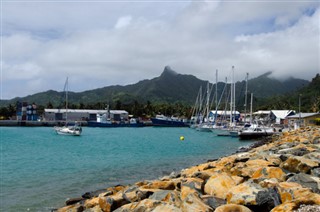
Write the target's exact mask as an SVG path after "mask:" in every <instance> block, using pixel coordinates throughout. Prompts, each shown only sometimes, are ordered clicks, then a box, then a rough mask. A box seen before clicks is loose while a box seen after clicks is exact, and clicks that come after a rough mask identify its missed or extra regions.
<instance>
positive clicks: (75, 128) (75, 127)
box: [53, 77, 82, 136]
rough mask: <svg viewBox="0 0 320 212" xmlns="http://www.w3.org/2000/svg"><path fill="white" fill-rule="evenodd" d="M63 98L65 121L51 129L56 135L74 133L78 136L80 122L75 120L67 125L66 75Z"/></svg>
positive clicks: (80, 131)
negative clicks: (63, 123) (64, 100)
mask: <svg viewBox="0 0 320 212" xmlns="http://www.w3.org/2000/svg"><path fill="white" fill-rule="evenodd" d="M64 91H65V94H66V96H65V98H66V106H65V107H66V113H65V114H66V122H65V125H64V126H55V127H54V128H53V129H54V130H55V132H56V133H57V134H58V135H74V136H79V135H81V133H82V127H81V125H80V124H78V123H77V122H75V123H74V124H72V125H68V77H67V79H66V82H65V84H64Z"/></svg>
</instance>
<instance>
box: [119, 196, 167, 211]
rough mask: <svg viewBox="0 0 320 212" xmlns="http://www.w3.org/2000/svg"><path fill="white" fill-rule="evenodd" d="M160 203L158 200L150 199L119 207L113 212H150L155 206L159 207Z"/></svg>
mask: <svg viewBox="0 0 320 212" xmlns="http://www.w3.org/2000/svg"><path fill="white" fill-rule="evenodd" d="M161 204H162V203H161V202H160V201H158V200H152V199H144V200H142V201H140V202H133V203H129V204H126V205H123V206H121V207H120V208H118V209H117V210H115V212H140V211H146V212H148V211H152V210H153V209H155V208H156V207H157V206H159V205H161Z"/></svg>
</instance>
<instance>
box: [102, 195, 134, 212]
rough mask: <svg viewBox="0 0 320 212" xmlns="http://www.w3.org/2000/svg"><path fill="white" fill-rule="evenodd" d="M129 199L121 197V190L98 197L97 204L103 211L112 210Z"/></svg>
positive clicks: (126, 202)
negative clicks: (110, 194)
mask: <svg viewBox="0 0 320 212" xmlns="http://www.w3.org/2000/svg"><path fill="white" fill-rule="evenodd" d="M128 203H130V201H129V200H128V199H126V198H124V197H123V195H122V192H121V191H120V192H118V193H117V194H115V195H112V196H107V197H99V206H100V208H101V209H102V210H103V211H113V210H115V209H117V208H119V207H121V206H123V205H125V204H128Z"/></svg>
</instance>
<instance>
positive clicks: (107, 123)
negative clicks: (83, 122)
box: [88, 118, 145, 127]
mask: <svg viewBox="0 0 320 212" xmlns="http://www.w3.org/2000/svg"><path fill="white" fill-rule="evenodd" d="M144 126H145V124H144V123H143V122H140V121H139V120H137V119H135V118H131V119H130V120H129V121H111V120H110V119H109V120H105V121H88V127H144Z"/></svg>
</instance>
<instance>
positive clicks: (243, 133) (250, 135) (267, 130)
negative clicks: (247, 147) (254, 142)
mask: <svg viewBox="0 0 320 212" xmlns="http://www.w3.org/2000/svg"><path fill="white" fill-rule="evenodd" d="M275 133H277V132H276V130H275V129H274V128H272V127H265V126H259V125H255V124H254V125H251V126H250V127H248V128H243V129H242V130H239V131H238V136H239V139H243V140H246V139H257V138H262V137H267V136H271V135H273V134H275Z"/></svg>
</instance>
